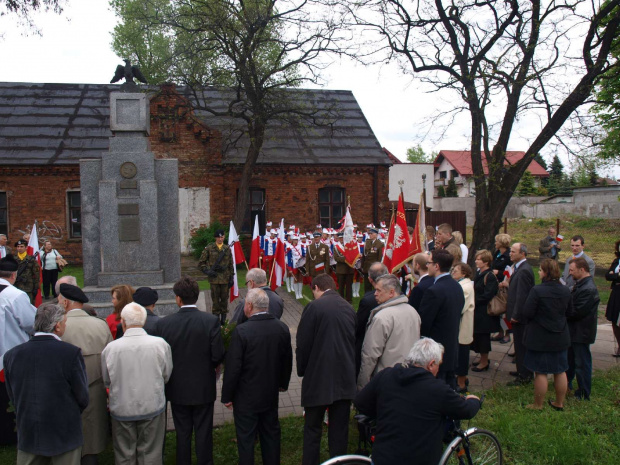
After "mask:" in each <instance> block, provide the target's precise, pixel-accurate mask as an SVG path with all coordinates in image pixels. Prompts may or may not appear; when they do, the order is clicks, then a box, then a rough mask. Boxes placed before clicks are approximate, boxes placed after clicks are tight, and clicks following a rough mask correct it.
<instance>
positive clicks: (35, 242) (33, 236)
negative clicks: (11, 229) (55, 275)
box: [26, 221, 43, 307]
mask: <svg viewBox="0 0 620 465" xmlns="http://www.w3.org/2000/svg"><path fill="white" fill-rule="evenodd" d="M26 253H27V254H28V255H32V256H33V257H34V258H35V259H36V261H37V262H39V287H38V291H37V296H36V297H35V299H34V306H35V307H38V306H39V305H41V304H42V303H43V297H41V282H42V281H43V272H42V271H41V257H40V256H39V234H38V233H37V222H36V221H35V222H34V225H32V230H31V231H30V239H28V247H27V249H26Z"/></svg>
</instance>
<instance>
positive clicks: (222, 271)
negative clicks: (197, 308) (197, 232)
mask: <svg viewBox="0 0 620 465" xmlns="http://www.w3.org/2000/svg"><path fill="white" fill-rule="evenodd" d="M198 269H200V271H202V272H203V273H204V274H206V275H207V278H208V280H209V284H210V285H211V300H212V301H213V310H212V313H213V314H214V315H215V316H219V318H220V322H221V323H224V322H225V321H226V313H228V290H229V289H230V288H231V287H232V284H233V283H232V279H233V276H234V273H235V270H234V269H233V258H232V253H231V251H230V247H228V245H227V244H224V231H222V230H221V229H220V230H218V231H216V233H215V243H211V244H209V245H208V246H206V247H205V249H204V250H203V251H202V255H201V256H200V261H199V262H198Z"/></svg>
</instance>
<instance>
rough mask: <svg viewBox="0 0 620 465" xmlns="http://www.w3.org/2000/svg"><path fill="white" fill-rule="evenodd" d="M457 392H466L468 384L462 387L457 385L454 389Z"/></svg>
mask: <svg viewBox="0 0 620 465" xmlns="http://www.w3.org/2000/svg"><path fill="white" fill-rule="evenodd" d="M454 391H455V392H456V393H457V394H465V393H466V392H467V386H465V387H460V386H458V385H457V386H456V389H455V390H454Z"/></svg>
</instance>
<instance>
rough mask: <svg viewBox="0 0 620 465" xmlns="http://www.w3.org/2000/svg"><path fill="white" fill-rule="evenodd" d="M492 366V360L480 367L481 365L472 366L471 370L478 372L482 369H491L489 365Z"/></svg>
mask: <svg viewBox="0 0 620 465" xmlns="http://www.w3.org/2000/svg"><path fill="white" fill-rule="evenodd" d="M490 366H491V362H489V363H487V364H486V366H484V367H482V368H480V366H476V367H472V369H471V371H474V372H476V373H480V372H481V371H489V367H490Z"/></svg>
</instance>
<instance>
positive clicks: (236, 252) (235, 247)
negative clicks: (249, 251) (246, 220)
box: [228, 221, 245, 302]
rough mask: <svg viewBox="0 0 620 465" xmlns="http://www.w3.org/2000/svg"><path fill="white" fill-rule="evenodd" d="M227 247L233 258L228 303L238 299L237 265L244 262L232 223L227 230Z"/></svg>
mask: <svg viewBox="0 0 620 465" xmlns="http://www.w3.org/2000/svg"><path fill="white" fill-rule="evenodd" d="M228 246H229V247H230V252H231V254H232V258H233V272H234V273H235V274H234V279H233V287H231V288H230V301H231V302H232V301H233V300H235V297H239V284H238V283H237V263H243V262H245V255H243V249H241V243H240V242H239V236H238V235H237V230H236V229H235V225H234V224H233V222H232V221H231V222H230V229H229V230H228Z"/></svg>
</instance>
